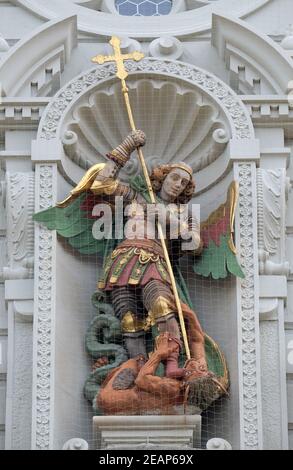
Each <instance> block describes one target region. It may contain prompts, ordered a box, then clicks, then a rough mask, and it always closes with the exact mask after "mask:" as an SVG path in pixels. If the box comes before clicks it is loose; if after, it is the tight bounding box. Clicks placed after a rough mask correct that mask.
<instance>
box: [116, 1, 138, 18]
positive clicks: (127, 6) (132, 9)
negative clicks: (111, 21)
mask: <svg viewBox="0 0 293 470" xmlns="http://www.w3.org/2000/svg"><path fill="white" fill-rule="evenodd" d="M116 8H117V10H118V13H119V14H120V15H125V16H134V15H137V1H136V2H135V1H130V0H116Z"/></svg>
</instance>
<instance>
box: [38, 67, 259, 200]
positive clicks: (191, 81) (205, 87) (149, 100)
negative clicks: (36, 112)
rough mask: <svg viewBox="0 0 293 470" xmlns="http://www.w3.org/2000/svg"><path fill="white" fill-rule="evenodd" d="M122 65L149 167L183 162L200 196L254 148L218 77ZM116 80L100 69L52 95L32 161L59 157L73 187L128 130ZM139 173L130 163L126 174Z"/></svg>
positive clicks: (247, 124) (246, 121) (242, 115)
mask: <svg viewBox="0 0 293 470" xmlns="http://www.w3.org/2000/svg"><path fill="white" fill-rule="evenodd" d="M126 66H127V69H128V71H129V78H128V86H129V89H130V97H131V101H132V103H133V108H134V115H135V116H136V117H137V125H138V127H142V128H143V129H144V131H145V132H146V134H147V136H149V142H148V143H147V145H146V147H145V149H144V153H145V157H146V160H147V162H148V163H149V165H150V167H152V166H153V165H154V164H156V162H157V161H158V160H162V159H163V160H165V161H166V162H169V161H173V160H175V161H176V160H183V161H184V160H185V161H186V162H187V163H189V164H190V165H191V166H192V167H193V169H194V171H196V172H198V186H197V191H198V193H200V192H202V191H204V190H206V189H207V188H208V187H210V186H211V185H213V184H215V182H216V180H219V179H221V178H223V177H224V176H225V174H226V173H227V172H228V171H229V168H230V167H231V157H232V154H233V157H235V153H237V152H239V151H240V152H243V154H244V153H245V149H246V148H247V147H248V146H250V148H251V145H253V146H254V145H255V139H254V129H253V125H252V122H251V119H250V116H249V114H248V112H247V109H246V107H245V106H244V104H243V103H242V101H241V100H240V99H239V98H238V97H237V95H236V94H235V93H234V92H233V91H232V90H231V88H229V87H228V86H227V85H226V84H225V83H223V82H222V81H221V80H220V79H218V78H217V77H216V76H214V75H212V74H211V73H209V72H207V71H205V70H202V69H199V68H198V67H195V66H192V65H188V64H185V63H181V62H174V61H170V60H158V59H153V58H148V59H144V60H143V61H141V62H140V63H138V64H136V63H133V62H127V64H126ZM115 73H116V71H115V66H114V65H113V64H105V65H103V66H99V67H98V68H95V69H92V70H90V71H88V72H85V73H83V74H81V75H80V76H78V77H76V78H75V79H73V80H72V81H71V82H69V83H68V84H67V85H66V86H65V87H64V88H63V89H61V90H60V91H59V92H58V93H57V95H56V96H55V97H54V99H53V100H52V101H51V102H50V104H49V106H48V107H47V109H46V111H45V112H44V114H43V116H42V120H41V122H40V126H39V132H38V138H37V142H36V145H37V147H38V157H37V158H38V160H40V159H41V160H42V159H43V158H45V156H46V155H48V151H49V152H50V151H51V152H53V153H54V155H55V158H56V157H57V154H58V152H59V158H58V157H57V158H56V160H59V164H60V165H61V166H62V172H63V173H64V174H65V175H66V176H67V179H68V180H69V181H71V182H72V184H74V183H76V182H77V181H78V180H79V179H80V178H81V176H82V174H83V172H84V170H85V169H87V168H88V167H89V166H90V165H93V164H94V163H96V162H97V159H98V160H100V161H101V159H103V158H104V155H105V154H106V153H107V152H108V151H109V150H111V148H113V147H115V146H116V145H118V143H119V141H120V140H121V139H122V138H123V137H124V136H125V135H126V134H127V132H128V130H129V126H128V120H127V115H126V113H125V111H124V103H123V101H122V97H121V91H120V85H119V83H117V81H116V78H115ZM61 141H63V148H61V147H60V142H61ZM42 149H43V150H42ZM50 149H51V150H50ZM57 149H58V150H57ZM240 149H241V150H240ZM42 154H43V156H44V157H43V158H42ZM137 170H138V167H137V166H136V164H135V163H134V160H133V161H132V163H131V164H130V166H129V167H128V169H127V174H128V175H129V173H134V172H136V171H137ZM211 170H213V171H211Z"/></svg>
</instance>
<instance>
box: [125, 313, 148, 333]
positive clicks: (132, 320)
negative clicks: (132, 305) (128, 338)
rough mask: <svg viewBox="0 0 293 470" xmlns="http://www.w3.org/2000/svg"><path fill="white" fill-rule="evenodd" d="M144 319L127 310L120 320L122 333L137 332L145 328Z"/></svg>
mask: <svg viewBox="0 0 293 470" xmlns="http://www.w3.org/2000/svg"><path fill="white" fill-rule="evenodd" d="M145 324H146V322H145V320H143V319H142V320H141V319H138V318H137V316H136V315H135V313H132V312H131V311H128V312H127V313H126V314H125V315H124V317H123V318H122V321H121V329H122V333H137V332H139V331H144V330H145Z"/></svg>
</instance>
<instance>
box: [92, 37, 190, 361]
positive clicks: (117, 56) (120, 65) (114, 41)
mask: <svg viewBox="0 0 293 470" xmlns="http://www.w3.org/2000/svg"><path fill="white" fill-rule="evenodd" d="M109 43H110V45H111V46H112V47H113V50H114V55H112V56H102V55H98V56H96V57H94V58H93V59H92V61H93V62H95V63H98V64H104V63H105V62H113V61H114V62H116V65H117V73H116V76H117V77H118V78H119V79H120V80H121V86H122V93H123V96H124V100H125V105H126V110H127V114H128V118H129V123H130V127H131V129H132V130H133V131H135V130H136V126H135V122H134V118H133V114H132V109H131V105H130V100H129V94H128V88H127V86H126V82H125V79H126V77H127V76H128V73H127V71H126V69H125V67H124V60H129V59H134V60H136V61H139V60H141V59H142V58H143V57H144V55H143V54H142V53H141V52H137V51H135V52H132V53H131V54H121V49H120V44H121V41H120V39H119V38H118V37H116V36H112V38H111V40H110V42H109ZM137 153H138V158H139V161H140V164H141V167H142V171H143V174H144V177H145V181H146V184H147V189H148V193H149V196H150V200H151V202H152V203H153V204H156V198H155V195H154V191H153V187H152V184H151V181H150V177H149V173H148V169H147V166H146V164H145V159H144V156H143V153H142V149H141V147H138V148H137ZM158 234H159V238H160V241H161V244H162V248H163V252H164V257H165V261H166V264H167V268H168V273H169V276H170V280H171V285H172V290H173V294H174V297H175V303H176V308H177V311H178V316H179V322H180V327H181V331H182V336H183V342H184V347H185V352H186V357H187V359H190V350H189V345H188V340H187V334H186V328H185V323H184V317H183V312H182V307H181V302H180V298H179V295H178V290H177V286H176V281H175V277H174V273H173V269H172V265H171V261H170V257H169V253H168V250H167V246H166V242H165V238H164V233H163V229H162V226H161V224H160V222H158Z"/></svg>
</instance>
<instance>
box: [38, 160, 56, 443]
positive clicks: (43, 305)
mask: <svg viewBox="0 0 293 470" xmlns="http://www.w3.org/2000/svg"><path fill="white" fill-rule="evenodd" d="M56 176H57V168H56V165H54V164H52V165H50V164H40V165H36V206H35V210H36V212H37V211H40V210H44V209H47V208H48V207H50V206H52V205H54V203H55V197H56ZM35 239H36V243H35V260H36V269H35V309H34V319H35V320H34V364H33V406H32V410H33V422H32V447H33V449H40V450H42V449H43V450H45V449H50V448H52V440H53V435H52V433H53V429H52V422H53V417H52V409H53V408H52V400H53V388H52V383H53V379H54V369H53V367H54V332H55V330H54V325H55V322H54V318H55V294H54V290H55V270H54V263H55V243H56V234H55V233H54V232H52V231H50V230H48V229H46V228H45V227H44V226H42V225H38V224H36V226H35Z"/></svg>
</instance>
